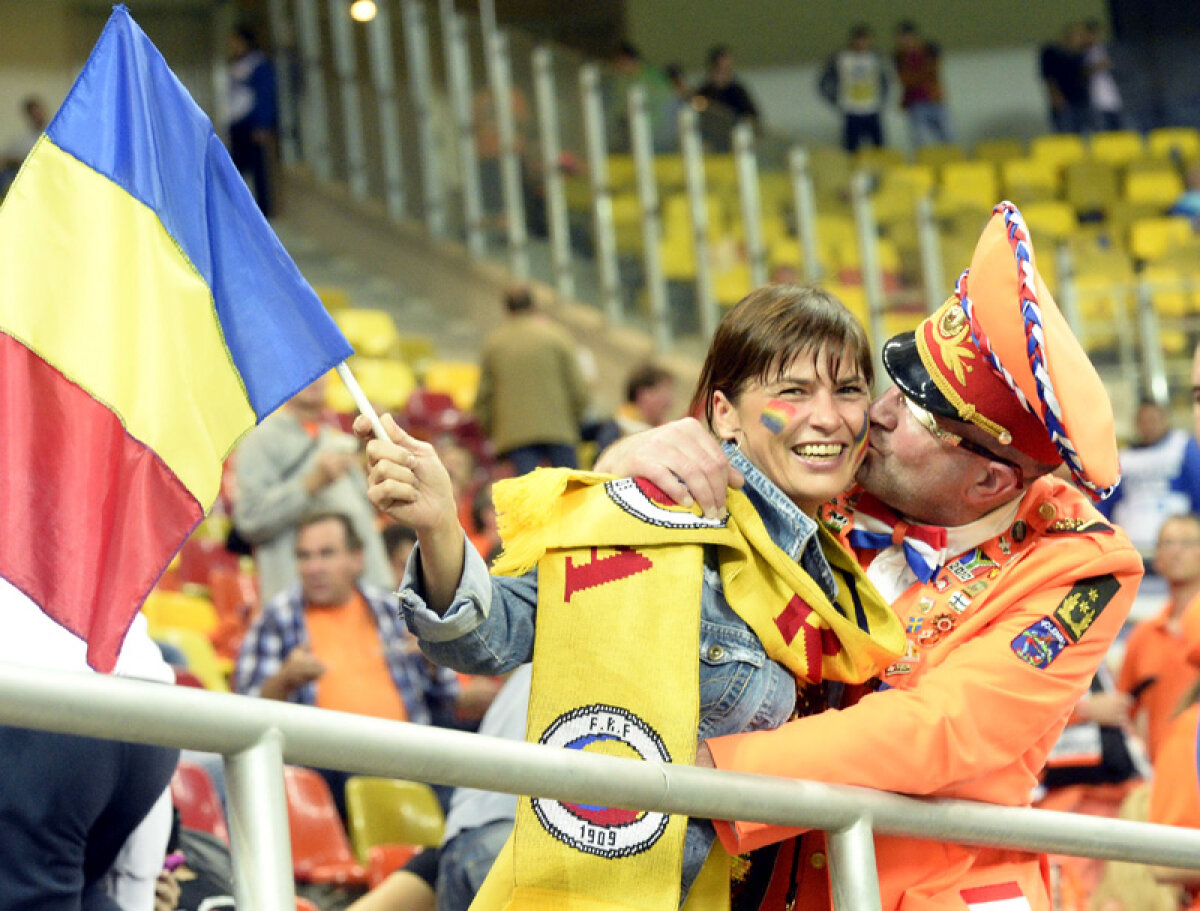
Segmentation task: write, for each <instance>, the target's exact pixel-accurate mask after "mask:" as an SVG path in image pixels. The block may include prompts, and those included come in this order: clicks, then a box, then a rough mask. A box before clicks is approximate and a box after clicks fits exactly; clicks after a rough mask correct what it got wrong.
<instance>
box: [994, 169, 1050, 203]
mask: <svg viewBox="0 0 1200 911" xmlns="http://www.w3.org/2000/svg"><path fill="white" fill-rule="evenodd" d="M1000 176H1001V178H1002V179H1003V181H1004V196H1005V198H1006V199H1011V200H1012V201H1013V202H1015V203H1016V204H1017V205H1018V206H1020V207H1021V209H1022V211H1024V207H1025V205H1027V204H1028V203H1031V202H1035V201H1037V200H1042V199H1054V198H1055V197H1056V196H1058V193H1059V186H1060V181H1059V171H1058V169H1057V168H1055V167H1053V166H1051V165H1049V164H1047V163H1046V162H1045V161H1043V160H1041V159H1039V158H1011V159H1009V160H1008V161H1005V162H1002V163H1001V164H1000Z"/></svg>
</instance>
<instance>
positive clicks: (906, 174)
mask: <svg viewBox="0 0 1200 911" xmlns="http://www.w3.org/2000/svg"><path fill="white" fill-rule="evenodd" d="M936 182H937V172H936V170H935V169H934V168H933V166H932V165H927V164H903V165H899V166H897V167H894V168H888V170H886V171H885V172H884V173H883V179H882V181H881V182H880V189H881V190H882V189H883V188H885V187H886V188H888V189H896V190H907V191H908V192H910V193H912V194H913V195H915V196H923V195H925V194H926V193H930V192H932V191H933V186H934V184H935V183H936Z"/></svg>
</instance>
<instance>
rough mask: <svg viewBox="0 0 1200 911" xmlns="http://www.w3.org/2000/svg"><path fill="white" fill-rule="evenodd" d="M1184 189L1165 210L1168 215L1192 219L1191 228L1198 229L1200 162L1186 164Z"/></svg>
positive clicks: (1199, 216)
mask: <svg viewBox="0 0 1200 911" xmlns="http://www.w3.org/2000/svg"><path fill="white" fill-rule="evenodd" d="M1184 183H1185V186H1184V191H1183V195H1182V196H1180V197H1179V199H1177V200H1175V204H1174V205H1173V206H1171V208H1170V209H1168V210H1167V214H1168V215H1183V216H1185V217H1187V218H1190V219H1191V220H1192V230H1193V231H1200V164H1192V165H1189V166H1188V169H1187V172H1186V173H1185V174H1184Z"/></svg>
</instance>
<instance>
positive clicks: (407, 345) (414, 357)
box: [396, 332, 437, 372]
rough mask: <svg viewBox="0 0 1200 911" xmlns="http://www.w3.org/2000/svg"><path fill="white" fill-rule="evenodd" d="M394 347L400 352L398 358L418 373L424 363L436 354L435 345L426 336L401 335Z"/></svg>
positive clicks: (414, 334)
mask: <svg viewBox="0 0 1200 911" xmlns="http://www.w3.org/2000/svg"><path fill="white" fill-rule="evenodd" d="M396 347H397V348H398V349H399V351H400V358H401V359H402V360H404V361H405V362H407V363H408V364H409V365H410V366H411V367H412V368H413V369H414V370H416V371H418V372H419V371H420V370H421V369H423V367H424V364H425V362H426V361H428V360H430V359H431V358H432V357H433V356H434V355H435V354H437V344H436V343H435V342H434V340H433V339H432V338H430V337H429V336H428V335H418V334H416V333H408V332H404V333H401V335H400V340H399V342H397V344H396Z"/></svg>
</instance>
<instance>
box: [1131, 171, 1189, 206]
mask: <svg viewBox="0 0 1200 911" xmlns="http://www.w3.org/2000/svg"><path fill="white" fill-rule="evenodd" d="M1182 194H1183V179H1182V178H1181V177H1180V176H1179V172H1178V171H1177V170H1175V168H1174V167H1171V166H1169V165H1168V166H1167V167H1164V168H1147V169H1145V170H1139V171H1131V172H1129V173H1128V174H1126V175H1125V199H1127V200H1128V201H1129V202H1140V203H1147V204H1150V205H1156V206H1161V207H1162V208H1163V209H1167V208H1170V207H1171V206H1172V205H1173V204H1174V203H1175V201H1176V200H1177V199H1179V197H1180V196H1181V195H1182Z"/></svg>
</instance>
